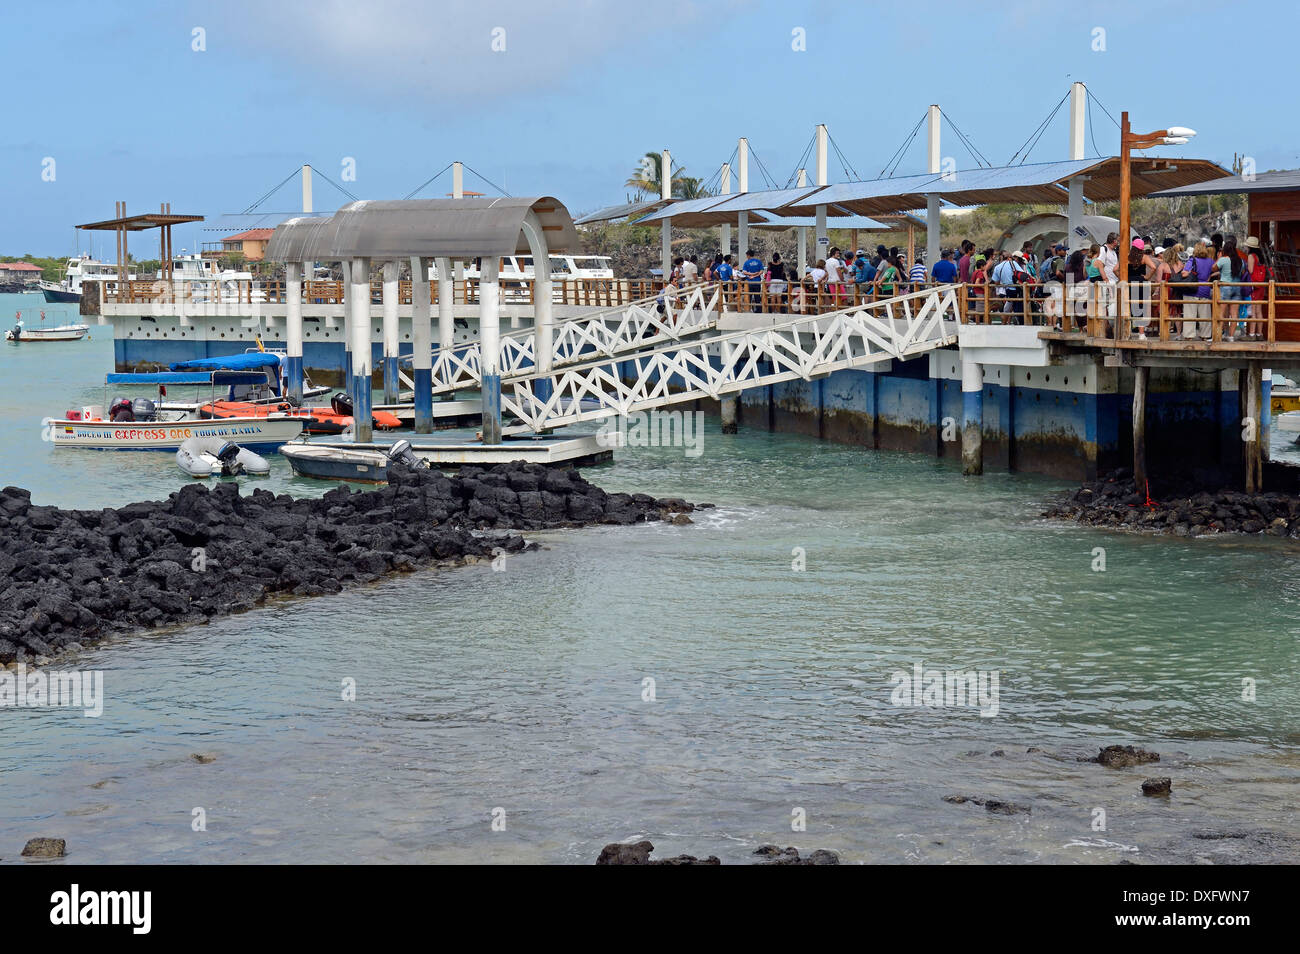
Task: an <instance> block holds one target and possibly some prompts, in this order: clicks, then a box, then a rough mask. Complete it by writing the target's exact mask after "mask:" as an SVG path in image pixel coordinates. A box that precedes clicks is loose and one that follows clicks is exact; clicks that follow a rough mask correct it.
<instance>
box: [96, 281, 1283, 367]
mask: <svg viewBox="0 0 1300 954" xmlns="http://www.w3.org/2000/svg"><path fill="white" fill-rule="evenodd" d="M935 285H936V283H933V282H899V283H897V284H896V285H895V286H894V288H892V289H889V290H885V289H883V288H882V287H881V286H880V285H874V284H860V285H859V284H854V283H852V282H845V283H841V284H838V285H832V284H827V283H821V284H813V283H812V282H802V283H800V282H766V281H764V282H749V281H743V280H742V281H732V282H724V283H722V284H721V285H720V289H721V307H722V309H723V310H724V311H728V312H740V313H755V314H782V315H820V314H827V313H830V312H835V311H839V310H842V309H845V308H851V307H856V306H859V305H865V304H870V303H873V302H877V301H881V300H883V299H886V298H890V297H894V296H896V295H901V294H905V293H907V292H910V291H920V290H923V289H926V288H930V287H935ZM1207 286H1208V295H1209V297H1204V298H1203V297H1198V296H1197V290H1198V288H1206V287H1207ZM957 288H958V296H959V304H960V308H959V313H960V316H961V320H962V322H963V323H967V324H1003V325H1035V326H1039V327H1041V328H1042V329H1043V332H1044V335H1045V336H1046V337H1049V338H1060V339H1064V340H1070V341H1076V342H1079V343H1085V344H1087V345H1089V346H1095V347H1116V346H1123V347H1152V346H1163V347H1168V348H1173V349H1175V350H1206V348H1207V347H1208V348H1210V349H1213V350H1249V348H1251V347H1252V346H1253V347H1259V346H1261V345H1263V346H1266V347H1268V348H1271V349H1274V350H1285V351H1300V283H1298V282H1259V283H1250V282H1241V283H1229V282H1203V283H1196V282H1181V281H1180V282H1133V283H1120V284H1107V283H1104V282H1085V283H1074V284H1061V283H1049V284H1047V285H1031V284H1023V285H1016V286H1013V287H1007V288H1004V287H1002V286H999V285H996V284H968V285H958V286H957ZM453 290H454V295H455V301H456V303H458V304H476V303H477V302H478V301H479V283H478V281H477V280H475V279H464V280H461V281H458V282H454V283H453ZM430 294H431V295H432V297H433V300H434V302H435V303H436V301H437V294H438V284H437V282H433V283H431V284H430ZM684 294H685V290H684V289H679V288H672V289H668V290H667V291H665V287H664V284H663V282H662V281H658V280H654V279H626V278H616V279H605V278H579V279H569V280H565V281H554V282H552V300H553V301H554V302H555V303H557V304H565V305H579V306H589V307H601V308H609V307H618V306H621V305H628V304H631V303H633V302H636V301H643V300H646V299H653V298H655V297H656V296H659V297H662V296H664V295H668V296H670V297H676V298H680V297H682V296H683V295H684ZM285 296H286V286H285V283H284V282H283V281H257V280H253V281H249V280H247V279H242V280H234V281H216V280H192V281H185V280H178V281H174V282H165V281H131V282H116V281H108V282H105V283H104V287H103V298H102V301H103V302H104V303H106V304H132V303H134V304H149V303H168V302H176V301H184V302H186V303H187V304H192V305H195V306H204V305H216V304H219V305H222V306H233V307H234V308H236V309H238V308H239V306H254V305H259V304H284V302H285ZM398 296H399V298H398V300H399V302H400V303H401V304H403V305H409V304H410V303H411V282H410V281H403V282H400V283H399V289H398ZM534 296H535V286H534V283H533V282H532V281H531V280H509V281H503V282H502V283H501V300H502V302H503V303H504V304H507V305H510V304H519V305H528V304H532V303H534V301H535V297H534ZM370 298H371V302H372V303H374V304H378V303H380V302H381V301H382V300H383V282H378V281H375V282H371V283H370ZM343 301H344V287H343V283H342V282H339V281H308V282H304V283H303V303H304V304H306V305H313V304H316V305H338V304H341V303H342V302H343ZM1243 306H1245V307H1246V308H1247V310H1248V314H1242V308H1243ZM1247 335H1249V336H1250V337H1249V338H1245V337H1243V336H1247ZM1193 336H1195V337H1193ZM1225 336H1226V337H1228V338H1229V339H1235V340H1227V341H1225V340H1224V338H1225ZM1198 341H1199V342H1200V344H1199V345H1198V344H1197V342H1198Z"/></svg>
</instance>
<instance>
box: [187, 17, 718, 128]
mask: <svg viewBox="0 0 1300 954" xmlns="http://www.w3.org/2000/svg"><path fill="white" fill-rule="evenodd" d="M216 9H219V10H220V11H221V13H220V16H222V17H223V18H226V19H224V27H225V30H224V32H226V34H227V36H229V38H230V39H231V40H233V41H234V42H235V43H237V44H238V45H239V46H240V47H241V48H243V50H244V51H246V52H247V53H251V54H252V55H254V56H258V57H259V58H267V59H270V60H271V61H273V62H275V63H277V64H278V65H281V66H286V67H288V68H289V70H290V71H291V72H292V73H293V74H294V75H295V77H296V78H297V79H298V80H299V81H300V82H301V83H302V85H303V86H304V87H306V88H309V89H311V90H313V91H314V92H315V93H318V94H320V95H324V96H342V97H348V96H350V95H374V94H383V95H400V96H404V97H411V98H419V99H421V100H424V101H426V102H433V103H445V104H446V105H447V106H448V107H454V108H461V109H463V108H464V107H465V106H466V105H467V103H469V104H471V105H472V104H473V102H475V101H477V100H480V99H486V98H493V99H495V98H499V97H502V96H506V95H509V96H510V97H514V98H517V100H516V101H517V102H518V103H520V104H523V103H527V102H536V101H537V100H538V99H539V98H541V97H542V96H544V95H545V94H547V93H553V92H556V91H558V89H560V88H563V87H566V86H568V85H569V83H570V82H571V81H572V79H573V77H574V75H575V74H577V73H579V72H580V71H582V70H583V69H585V68H587V67H590V66H593V65H600V64H602V63H604V62H605V61H607V60H609V59H610V58H612V57H616V56H628V55H632V56H635V55H636V51H637V49H638V47H639V46H641V45H642V44H644V42H645V41H646V38H647V36H648V35H653V34H654V33H656V32H660V33H662V32H668V31H679V30H683V29H686V28H690V27H692V26H694V25H696V24H697V23H702V22H703V21H704V17H705V14H706V12H707V9H708V8H707V7H705V6H704V5H703V4H701V3H697V2H694V0H659V2H656V3H653V4H633V3H616V2H601V0H586V2H575V0H558V2H540V3H539V2H536V0H533V2H525V0H495V2H477V3H471V2H465V0H456V2H441V3H436V4H435V3H428V2H423V3H422V2H418V0H313V2H298V0H290V2H276V3H270V4H268V3H265V2H258V0H228V2H226V3H224V4H221V5H219V7H217V8H216ZM209 16H211V14H209ZM497 28H501V29H503V30H504V31H505V32H504V38H503V39H504V44H505V50H504V52H497V51H494V49H493V40H494V33H493V31H494V30H496V29H497ZM220 42H221V39H220V38H219V37H216V36H210V38H209V44H210V48H214V49H215V48H216V47H217V44H219V43H220ZM498 45H500V44H499V43H498ZM644 66H645V67H646V68H647V69H649V68H650V67H651V66H652V64H649V63H647V64H644ZM639 71H640V68H638V72H639Z"/></svg>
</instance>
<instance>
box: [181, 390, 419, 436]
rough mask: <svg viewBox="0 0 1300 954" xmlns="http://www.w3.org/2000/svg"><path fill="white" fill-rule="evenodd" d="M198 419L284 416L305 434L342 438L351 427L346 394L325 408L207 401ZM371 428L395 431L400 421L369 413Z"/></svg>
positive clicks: (384, 413) (376, 412) (393, 415)
mask: <svg viewBox="0 0 1300 954" xmlns="http://www.w3.org/2000/svg"><path fill="white" fill-rule="evenodd" d="M198 414H199V416H200V417H204V418H213V419H218V420H219V419H223V418H230V417H258V416H264V415H266V414H287V415H290V416H293V417H301V418H302V419H303V430H304V431H306V432H307V433H308V434H342V433H343V432H344V431H345V430H347V429H348V428H350V427H351V426H352V404H351V402H350V401H349V400H348V399H347V395H346V394H342V393H340V394H336V395H334V397H333V398H332V399H331V401H330V406H329V407H294V406H293V405H292V404H290V403H289V402H287V401H281V402H280V403H278V404H260V405H259V404H252V403H249V402H245V401H211V402H209V403H207V404H204V405H201V406H200V407H199V408H198ZM370 421H371V425H372V426H373V427H375V428H377V429H378V430H381V431H390V430H395V429H396V428H399V427H401V426H402V420H401V418H399V417H398V416H397V415H396V414H392V413H390V412H388V411H373V412H372V413H371V415H370Z"/></svg>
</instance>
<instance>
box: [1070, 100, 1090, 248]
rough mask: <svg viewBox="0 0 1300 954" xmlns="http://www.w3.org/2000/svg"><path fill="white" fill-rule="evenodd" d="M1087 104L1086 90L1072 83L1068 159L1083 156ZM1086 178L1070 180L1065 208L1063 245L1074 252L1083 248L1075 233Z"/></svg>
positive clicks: (1079, 220)
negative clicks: (1068, 197) (1065, 234)
mask: <svg viewBox="0 0 1300 954" xmlns="http://www.w3.org/2000/svg"><path fill="white" fill-rule="evenodd" d="M1087 104H1088V90H1087V87H1085V86H1084V85H1083V84H1082V83H1074V84H1073V85H1072V86H1071V87H1070V158H1071V159H1082V158H1083V155H1084V150H1085V146H1084V140H1083V134H1084V129H1083V126H1084V119H1085V118H1086V115H1087V113H1086V111H1087V108H1088V106H1087ZM1086 179H1087V177H1086V176H1075V177H1074V178H1072V179H1071V180H1070V200H1069V205H1068V206H1067V207H1066V222H1067V225H1066V229H1067V231H1068V233H1069V234H1068V235H1067V236H1066V239H1065V245H1066V247H1067V248H1068V249H1069V250H1070V251H1074V250H1075V249H1076V248H1078V247H1079V246H1080V245H1083V246H1084V247H1085V248H1086V247H1087V245H1086V240H1085V239H1084V238H1082V237H1080V235H1079V233H1078V232H1077V231H1075V230H1076V229H1078V228H1081V227H1082V225H1083V183H1084V181H1085V180H1086Z"/></svg>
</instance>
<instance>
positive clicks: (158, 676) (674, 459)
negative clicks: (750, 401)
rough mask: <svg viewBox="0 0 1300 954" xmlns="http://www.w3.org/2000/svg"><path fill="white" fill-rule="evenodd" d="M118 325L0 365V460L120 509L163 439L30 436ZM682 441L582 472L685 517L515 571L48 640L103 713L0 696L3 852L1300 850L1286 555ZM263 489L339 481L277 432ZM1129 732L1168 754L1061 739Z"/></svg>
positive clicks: (915, 475) (936, 484) (982, 493)
mask: <svg viewBox="0 0 1300 954" xmlns="http://www.w3.org/2000/svg"><path fill="white" fill-rule="evenodd" d="M14 297H17V296H14ZM3 304H5V300H0V306H2V305H3ZM54 307H58V306H47V309H49V308H54ZM0 314H2V312H0ZM109 331H110V329H108V328H107V327H100V326H96V325H92V328H91V340H90V341H83V342H76V343H71V344H61V345H53V344H42V345H29V344H20V345H16V346H14V345H9V346H6V347H4V348H3V350H2V351H0V422H2V423H3V427H2V429H0V485H4V484H17V485H20V486H24V487H28V488H30V489H31V490H32V494H33V500H34V501H36V502H37V503H42V504H58V505H60V506H64V507H105V506H114V505H119V504H122V503H126V502H129V501H135V500H146V499H162V498H164V497H165V496H166V495H167V494H168V493H170V492H172V491H174V490H176V489H177V488H179V487H181V486H183V485H184V484H185V483H187V482H189V480H190V478H186V477H184V476H182V475H181V473H180V471H179V470H177V469H176V467H175V464H174V462H173V460H172V457H171V455H170V454H148V453H134V454H130V453H108V452H93V451H75V450H68V449H63V448H59V449H56V448H54V447H51V446H50V445H49V444H47V443H44V442H43V441H41V439H40V433H39V431H40V428H39V420H40V418H41V417H42V416H45V415H47V414H61V413H62V412H63V411H64V410H66V409H67V408H68V407H73V406H77V405H80V404H83V403H102V397H101V395H102V391H103V388H102V384H101V383H100V382H102V381H103V375H104V373H105V372H106V371H108V370H111V363H112V341H111V335H110V334H109ZM173 396H175V395H173ZM700 450H701V453H700V454H699V455H698V456H688V455H687V454H686V453H684V451H683V449H682V448H671V447H656V448H626V449H623V450H620V451H618V452H617V457H616V460H615V461H614V463H612V464H610V465H606V466H601V467H595V468H590V469H589V470H588V471H587V472H586V476H587V477H588V479H590V480H591V481H593V482H594V483H596V484H598V485H600V486H601V487H604V488H605V489H607V490H610V491H628V492H634V491H643V492H647V493H652V494H655V495H657V496H669V495H671V496H682V497H686V498H688V499H690V500H694V501H707V502H711V503H714V504H716V505H717V506H716V509H712V510H705V511H700V512H698V513H696V514H695V515H694V520H695V522H694V524H692V525H689V526H669V525H665V524H651V525H645V526H636V527H595V528H587V529H582V530H571V531H556V532H548V533H539V534H531V535H530V537H531V538H532V539H534V540H536V541H537V542H538V543H540V544H541V545H542V549H540V550H538V551H537V552H532V553H526V554H521V555H517V556H511V557H508V558H506V559H505V561H504V563H500V564H499V566H498V568H497V569H494V568H493V567H492V566H491V565H488V564H483V565H478V566H473V567H467V568H461V569H456V570H449V571H442V572H435V571H428V572H420V573H415V574H412V575H409V576H401V577H396V578H392V579H390V580H387V581H383V582H380V583H377V584H375V585H372V586H369V587H366V588H363V589H359V590H354V591H350V592H344V593H340V594H337V595H332V596H325V597H320V598H317V599H310V600H278V601H272V602H270V603H268V604H267V605H266V606H265V607H262V608H259V609H257V610H255V611H253V612H250V613H247V614H245V615H241V616H236V617H229V618H225V619H219V620H216V621H214V622H212V623H210V624H208V625H204V626H195V627H187V628H182V629H178V630H172V631H167V632H152V633H143V634H138V635H130V636H115V637H113V638H112V639H111V640H108V641H106V642H104V643H101V644H99V645H98V646H96V647H94V648H90V649H87V650H85V651H82V652H79V653H76V654H74V655H73V656H71V657H69V658H66V659H61V660H59V661H58V662H57V663H56V664H55V665H54V666H53V667H51V668H60V667H64V666H75V667H76V668H78V669H80V670H93V671H102V673H103V695H104V699H103V714H102V715H100V716H99V717H97V718H96V717H91V718H87V717H86V716H85V715H84V714H83V713H82V712H81V711H79V710H78V711H73V710H69V709H53V708H27V709H18V708H0V858H3V859H4V860H5V861H14V860H17V856H18V852H19V849H21V847H22V845H23V843H24V842H25V841H26V840H27V839H28V838H31V837H36V836H52V837H59V838H65V839H66V840H67V842H68V852H69V855H68V857H69V859H70V860H75V861H79V862H117V863H123V862H194V863H210V862H321V863H332V862H381V861H390V862H438V861H474V862H545V863H570V862H571V863H590V862H592V861H593V860H594V859H595V857H596V855H597V854H598V853H599V851H600V848H601V846H603V845H604V844H606V843H608V842H611V841H616V840H626V839H632V838H634V839H639V838H642V837H645V838H649V839H650V840H651V841H652V842H654V844H655V846H656V854H658V855H672V854H678V853H681V852H686V853H691V854H697V855H705V854H716V855H718V856H720V857H722V858H723V860H724V861H727V862H744V861H747V860H750V859H751V852H752V851H753V850H754V848H756V847H757V846H758V845H760V844H763V843H765V842H775V843H779V844H781V845H796V846H799V847H800V848H803V849H805V850H811V849H813V848H829V849H833V850H835V851H837V852H839V853H840V855H841V857H842V859H843V860H844V861H846V862H900V863H942V862H988V863H992V862H1021V861H1045V862H1064V863H1072V862H1081V863H1102V864H1105V863H1114V862H1116V861H1118V860H1120V859H1121V858H1127V859H1130V860H1136V861H1139V862H1141V861H1151V862H1154V861H1167V860H1174V861H1192V860H1197V859H1198V858H1207V859H1212V860H1224V859H1225V858H1228V857H1231V856H1233V854H1234V853H1236V856H1238V857H1241V858H1245V859H1248V860H1280V859H1289V860H1292V861H1295V860H1300V859H1297V857H1296V855H1295V850H1294V845H1295V844H1296V842H1295V835H1296V832H1297V830H1298V829H1300V823H1298V821H1297V808H1296V796H1295V792H1296V791H1297V788H1296V782H1297V781H1298V780H1300V686H1298V685H1297V674H1298V673H1300V644H1298V642H1297V635H1298V632H1300V624H1298V622H1297V620H1298V619H1300V614H1298V613H1297V606H1298V604H1300V580H1298V579H1297V572H1296V570H1297V565H1298V561H1297V556H1300V548H1298V547H1297V546H1296V544H1294V543H1290V542H1287V541H1284V540H1282V541H1279V540H1276V539H1273V538H1260V537H1241V536H1234V537H1221V538H1201V539H1193V540H1188V539H1173V538H1161V537H1149V536H1138V535H1132V534H1121V533H1109V532H1103V531H1101V530H1097V529H1091V528H1083V527H1077V526H1072V525H1066V524H1062V523H1057V522H1052V521H1046V520H1043V519H1042V518H1041V517H1040V514H1041V512H1042V510H1043V507H1044V501H1045V500H1046V499H1047V498H1048V497H1049V496H1050V495H1051V494H1053V493H1056V492H1059V491H1060V490H1062V489H1064V488H1065V486H1066V485H1065V484H1062V483H1060V482H1057V481H1051V480H1047V479H1043V478H1037V477H1032V476H1026V475H1007V474H998V473H989V474H986V475H984V476H983V477H981V478H962V477H961V475H960V473H959V471H958V469H957V468H956V467H955V465H954V464H953V463H952V462H950V461H940V460H935V459H932V458H929V457H925V456H914V455H907V454H896V453H888V452H874V451H870V450H864V449H859V448H853V447H846V446H842V445H835V444H829V443H819V442H817V441H815V440H813V439H811V438H805V437H797V436H788V435H774V434H769V433H767V432H765V431H760V430H753V429H746V428H742V429H741V432H740V433H739V434H737V435H734V436H724V435H722V434H720V433H718V427H717V421H716V419H709V420H708V421H707V425H706V430H705V433H704V440H703V445H702V447H701V448H700ZM1292 453H1293V452H1292V451H1291V450H1289V449H1287V448H1285V447H1283V446H1282V445H1281V442H1280V441H1276V442H1275V445H1274V455H1275V456H1283V455H1284V454H1292ZM245 486H246V487H253V486H262V487H267V488H268V489H272V490H275V491H276V492H280V491H287V492H289V493H295V494H298V493H301V494H320V493H322V492H324V490H327V489H329V487H330V485H329V484H324V483H320V482H314V481H308V480H303V479H300V478H294V477H292V476H291V475H290V473H289V470H288V467H287V466H286V465H285V463H284V462H283V461H282V460H280V459H279V458H278V457H276V458H273V471H272V474H271V476H270V477H268V478H265V479H261V480H248V481H246V482H245ZM918 666H919V667H920V670H919V673H920V674H921V676H922V678H924V676H926V675H929V674H933V673H936V672H937V673H943V672H957V673H975V674H982V676H983V678H984V679H985V686H986V688H987V686H988V685H991V684H992V682H991V681H992V680H993V679H994V677H996V686H997V699H996V703H997V705H996V714H995V715H989V714H988V712H987V708H986V709H985V710H984V711H982V710H981V708H980V707H978V706H975V705H965V704H953V705H948V704H944V703H946V702H947V701H948V700H947V699H946V698H943V693H940V703H941V704H938V705H935V704H928V703H927V702H926V699H925V697H924V696H925V694H924V693H922V692H918V693H916V694H915V698H912V693H911V689H912V680H911V677H912V676H913V675H914V674H917V673H918V669H917V667H918ZM918 687H919V684H918ZM934 701H935V700H934V698H933V697H931V698H930V700H929V702H930V703H933V702H934ZM1114 743H1118V744H1135V745H1140V746H1142V747H1143V748H1146V749H1150V750H1155V751H1158V752H1160V753H1161V756H1162V758H1161V761H1160V763H1158V764H1152V765H1146V766H1142V767H1139V768H1132V769H1127V770H1113V769H1108V768H1104V767H1102V766H1100V765H1097V764H1094V763H1090V762H1086V761H1079V760H1080V759H1085V758H1088V757H1091V756H1094V755H1096V753H1097V750H1098V749H1099V747H1101V746H1103V745H1108V744H1114ZM1030 748H1035V749H1039V750H1042V751H1039V752H1034V753H1030V752H1028V751H1027V750H1028V749H1030ZM994 753H999V754H994ZM195 755H200V756H203V757H204V760H203V761H199V760H196V759H195V758H194V756H195ZM209 759H210V761H209ZM1153 775H1161V776H1165V775H1167V776H1170V777H1171V778H1172V779H1173V794H1172V796H1171V797H1169V798H1146V797H1143V796H1142V794H1141V792H1140V783H1141V781H1142V779H1143V778H1146V777H1149V776H1153ZM947 795H966V796H977V797H980V798H986V799H988V798H992V799H998V800H1002V801H1009V802H1013V803H1015V804H1016V805H1019V806H1023V807H1027V808H1029V809H1030V811H1029V812H1028V813H1017V814H1014V815H1000V814H994V813H990V812H988V811H986V810H984V809H983V808H981V807H979V806H978V805H976V804H974V803H972V802H967V803H965V804H953V803H951V802H947V801H944V796H947ZM1207 832H1210V833H1215V832H1217V833H1220V834H1222V833H1224V832H1228V833H1232V834H1234V836H1241V835H1243V834H1244V835H1245V836H1246V837H1234V838H1231V839H1215V838H1210V839H1207V838H1206V837H1205V835H1206V833H1207Z"/></svg>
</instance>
